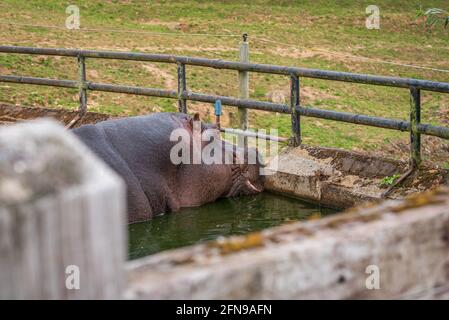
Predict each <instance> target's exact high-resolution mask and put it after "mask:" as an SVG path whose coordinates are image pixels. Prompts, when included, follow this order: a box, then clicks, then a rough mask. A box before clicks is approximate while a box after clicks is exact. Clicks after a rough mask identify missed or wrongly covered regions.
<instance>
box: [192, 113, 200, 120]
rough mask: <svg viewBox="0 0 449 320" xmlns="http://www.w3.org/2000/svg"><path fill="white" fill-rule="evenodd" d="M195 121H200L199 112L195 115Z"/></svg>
mask: <svg viewBox="0 0 449 320" xmlns="http://www.w3.org/2000/svg"><path fill="white" fill-rule="evenodd" d="M193 121H200V114H199V113H198V112H197V113H195V114H194V115H193Z"/></svg>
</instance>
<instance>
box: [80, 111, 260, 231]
mask: <svg viewBox="0 0 449 320" xmlns="http://www.w3.org/2000/svg"><path fill="white" fill-rule="evenodd" d="M195 117H197V115H195V116H194V117H192V116H190V115H187V114H183V113H155V114H150V115H144V116H136V117H129V118H121V119H113V120H107V121H102V122H99V123H96V124H88V125H83V126H81V127H79V128H76V129H73V130H72V131H73V133H74V134H75V135H76V136H78V138H79V139H81V140H82V141H83V142H84V143H85V144H86V145H87V146H88V147H89V148H90V149H91V150H92V151H93V152H94V153H95V154H96V155H97V156H98V157H100V158H101V159H102V160H103V161H104V162H106V163H107V164H108V165H109V166H110V167H111V168H112V169H113V170H114V171H115V172H117V173H118V174H119V175H120V176H121V177H122V178H123V180H124V181H125V183H126V186H127V211H128V222H130V223H133V222H138V221H143V220H148V219H151V218H153V217H154V216H156V215H159V214H163V213H167V212H173V211H177V210H179V209H180V208H182V207H192V206H200V205H202V204H205V203H208V202H213V201H215V200H217V199H219V198H221V197H235V196H239V195H250V194H255V193H258V192H261V191H263V183H264V180H263V175H261V174H260V172H261V167H262V164H261V160H260V157H259V156H258V155H257V156H256V161H252V162H250V161H249V158H250V157H249V156H248V155H249V150H251V149H245V150H242V148H238V147H237V146H235V145H233V144H230V143H228V142H226V141H223V140H222V139H221V138H220V135H219V130H218V128H217V127H216V126H215V125H214V124H204V123H202V122H200V121H199V119H197V118H195ZM198 123H199V125H198ZM195 128H197V129H198V130H195ZM196 131H197V132H196ZM176 132H181V133H184V134H183V135H184V136H187V137H188V141H189V144H188V146H187V148H185V149H183V148H182V147H183V146H185V145H186V143H185V141H184V142H183V143H184V144H181V142H180V141H181V140H182V139H181V140H180V139H179V138H182V136H183V135H182V134H181V135H178V136H177V135H176V134H174V133H176ZM205 132H213V133H214V132H215V133H214V134H212V135H210V136H213V138H211V139H210V141H209V142H210V143H213V146H215V147H217V146H218V148H215V149H213V148H212V149H213V151H212V152H211V155H212V156H215V158H214V159H218V160H220V159H221V160H223V161H215V162H212V163H211V161H206V160H203V159H202V158H201V157H200V160H199V161H198V159H197V161H196V162H195V161H191V162H189V161H179V159H180V158H179V156H186V155H187V156H188V157H186V158H181V159H187V158H188V159H190V160H191V158H192V157H193V158H194V154H195V152H197V151H198V148H196V149H195V143H194V142H193V141H195V136H197V135H199V134H203V133H205ZM173 137H175V139H173ZM196 141H200V146H201V148H205V147H206V146H207V143H208V141H203V140H202V139H200V140H198V139H197V140H196ZM211 141H212V142H211ZM190 142H193V143H191V145H190ZM180 146H181V148H180ZM209 147H210V145H209ZM256 152H257V151H256ZM182 153H184V154H182ZM190 153H192V155H190ZM242 155H243V156H242ZM211 214H213V212H211Z"/></svg>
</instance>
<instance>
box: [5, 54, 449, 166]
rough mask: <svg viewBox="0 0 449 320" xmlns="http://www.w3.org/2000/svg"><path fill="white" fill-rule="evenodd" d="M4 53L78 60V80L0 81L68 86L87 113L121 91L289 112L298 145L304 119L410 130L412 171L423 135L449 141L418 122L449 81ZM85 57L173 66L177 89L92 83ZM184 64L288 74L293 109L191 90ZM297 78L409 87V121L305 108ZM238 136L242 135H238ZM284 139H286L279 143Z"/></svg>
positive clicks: (173, 59)
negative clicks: (432, 95)
mask: <svg viewBox="0 0 449 320" xmlns="http://www.w3.org/2000/svg"><path fill="white" fill-rule="evenodd" d="M0 52H3V53H18V54H37V55H50V56H51V55H53V56H68V57H76V58H77V59H78V68H79V79H78V81H74V80H58V79H47V78H36V77H22V76H13V75H0V82H11V83H25V84H34V85H46V86H55V87H64V88H78V89H79V94H80V114H83V113H84V112H85V111H86V108H87V90H96V91H104V92H118V93H126V94H135V95H144V96H153V97H162V98H170V99H178V107H179V111H180V112H187V100H192V101H200V102H208V103H214V102H215V101H217V100H221V102H222V103H223V104H224V105H228V106H235V107H239V108H249V109H256V110H263V111H271V112H280V113H286V114H291V120H292V136H291V138H290V143H291V144H292V145H295V146H296V145H299V144H300V143H301V124H300V116H306V117H315V118H322V119H328V120H335V121H341V122H348V123H353V124H360V125H367V126H373V127H378V128H385V129H393V130H399V131H409V132H410V142H411V143H410V160H411V165H412V166H414V167H416V166H418V165H419V163H420V161H421V157H420V148H421V142H420V141H421V140H420V134H426V135H432V136H436V137H440V138H444V139H449V128H446V127H441V126H434V125H430V124H422V123H420V120H421V119H420V118H421V115H420V114H421V97H420V91H421V90H427V91H434V92H442V93H449V83H446V82H435V81H428V80H419V79H412V78H399V77H386V76H377V75H368V74H357V73H350V72H337V71H326V70H318V69H307V68H297V67H286V66H276V65H268V64H257V63H245V62H235V61H225V60H216V59H206V58H193V57H186V56H177V55H167V54H147V53H136V52H113V51H96V50H78V49H60V48H33V47H18V46H0ZM85 58H101V59H118V60H133V61H150V62H163V63H175V64H177V66H178V88H177V91H174V90H164V89H155V88H143V87H134V86H122V85H112V84H104V83H95V82H89V81H87V80H86V66H85ZM186 65H193V66H202V67H210V68H216V69H227V70H237V71H249V72H260V73H270V74H281V75H288V76H289V77H290V83H291V88H290V105H284V104H276V103H271V102H262V101H257V100H252V99H238V98H233V97H227V96H217V95H207V94H201V93H195V92H191V91H188V90H187V84H186V68H185V66H186ZM299 77H306V78H316V79H323V80H334V81H343V82H354V83H362V84H371V85H380V86H390V87H398V88H408V89H409V90H410V100H411V103H410V122H407V121H403V120H396V119H388V118H382V117H372V116H366V115H360V114H353V113H346V112H337V111H331V110H322V109H316V108H309V107H305V106H302V105H301V102H300V79H299ZM235 132H237V131H235ZM239 134H243V133H242V132H239ZM268 138H272V137H268ZM281 140H282V139H280V140H278V141H281Z"/></svg>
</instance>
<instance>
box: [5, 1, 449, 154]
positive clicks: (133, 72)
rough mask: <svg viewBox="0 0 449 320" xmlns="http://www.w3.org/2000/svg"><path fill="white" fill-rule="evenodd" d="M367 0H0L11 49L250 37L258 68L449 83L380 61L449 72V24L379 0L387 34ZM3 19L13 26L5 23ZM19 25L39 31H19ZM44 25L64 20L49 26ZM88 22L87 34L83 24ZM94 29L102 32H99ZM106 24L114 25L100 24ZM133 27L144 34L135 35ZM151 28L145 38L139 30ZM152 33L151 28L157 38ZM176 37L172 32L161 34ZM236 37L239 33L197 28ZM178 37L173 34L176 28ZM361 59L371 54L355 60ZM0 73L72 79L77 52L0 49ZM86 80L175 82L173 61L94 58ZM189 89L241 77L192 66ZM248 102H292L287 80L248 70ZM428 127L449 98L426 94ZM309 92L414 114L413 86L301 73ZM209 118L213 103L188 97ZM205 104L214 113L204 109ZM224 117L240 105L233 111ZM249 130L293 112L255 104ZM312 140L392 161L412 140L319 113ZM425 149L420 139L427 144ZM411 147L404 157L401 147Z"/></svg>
mask: <svg viewBox="0 0 449 320" xmlns="http://www.w3.org/2000/svg"><path fill="white" fill-rule="evenodd" d="M69 4H76V5H78V6H79V8H80V15H81V28H82V29H83V28H84V29H85V30H84V31H83V30H66V29H64V23H65V19H66V17H67V14H66V13H65V8H66V6H67V5H69ZM369 4H371V3H370V2H369V1H353V0H342V1H338V2H335V3H333V2H332V3H331V2H329V1H324V0H316V1H307V2H306V1H295V2H293V1H282V0H280V1H270V0H254V1H251V2H244V1H234V0H233V1H224V0H223V1H201V0H198V1H193V0H186V1H162V0H159V1H126V2H124V1H112V0H110V1H99V0H88V1H87V0H82V1H75V3H72V2H67V1H56V0H53V1H44V0H33V1H19V0H3V1H2V2H1V3H0V9H1V10H0V23H1V26H2V28H1V29H0V37H1V39H2V44H3V45H24V46H36V47H69V48H86V49H106V50H120V51H136V52H153V53H155V52H157V53H173V54H180V55H190V56H201V57H209V58H219V59H228V60H236V59H237V55H238V53H237V48H238V43H239V41H240V37H239V35H241V34H242V33H243V32H247V33H248V34H249V41H250V52H251V53H250V59H251V61H253V62H257V63H271V64H278V65H288V66H301V67H308V68H320V69H327V70H338V71H350V72H361V73H371V74H379V75H392V76H401V77H414V78H422V79H432V80H437V81H445V82H448V81H449V73H447V72H438V71H435V70H430V69H417V68H410V67H404V66H399V65H394V64H388V63H382V62H378V61H377V60H385V61H395V62H398V63H402V64H413V65H421V66H431V67H434V68H440V69H449V65H448V59H447V58H448V50H449V28H446V29H445V28H435V29H434V30H433V32H432V34H429V33H428V32H426V30H425V28H423V27H422V24H423V23H425V22H422V21H419V20H417V19H416V10H417V8H418V6H417V4H416V3H414V2H413V1H406V0H398V1H389V0H378V1H376V5H378V6H379V8H380V13H381V20H380V23H381V29H380V30H368V29H366V27H365V19H366V14H365V8H366V7H367V6H368V5H369ZM446 4H447V0H435V1H426V2H425V3H424V2H423V6H424V7H426V8H428V7H429V8H430V7H435V8H438V7H439V8H444V7H446ZM7 22H10V23H14V24H6V23H7ZM23 24H27V25H34V26H23ZM39 25H51V26H58V28H42V27H38V26H39ZM86 29H89V30H86ZM94 29H95V30H94ZM97 29H108V30H114V31H104V30H103V31H99V30H97ZM126 30H134V31H138V32H140V33H137V32H134V33H127V32H123V31H126ZM142 32H146V33H142ZM149 32H152V33H149ZM158 32H159V33H161V32H162V33H172V35H166V34H156V33H158ZM205 33H208V34H228V35H236V37H215V36H198V35H189V34H205ZM173 34H176V35H173ZM354 56H362V57H366V58H370V59H372V60H364V59H358V58H354ZM0 74H17V75H29V76H40V77H50V78H61V79H76V77H77V70H76V61H75V59H72V58H58V57H41V56H26V55H12V54H0ZM87 78H88V80H90V81H96V82H105V83H116V84H125V85H139V86H149V87H160V88H171V89H175V88H176V83H177V82H176V66H174V65H164V64H149V63H139V62H131V61H113V60H92V59H88V60H87ZM187 84H188V87H189V89H190V90H193V91H197V92H204V93H211V94H220V95H230V96H236V95H237V92H238V90H237V75H236V72H232V71H219V70H213V69H207V68H200V67H188V68H187ZM250 90H251V98H254V99H259V100H263V101H269V100H270V96H271V94H272V93H273V92H275V91H276V92H281V93H283V94H284V96H285V102H286V103H288V101H289V97H288V92H289V80H288V78H286V77H281V76H275V75H265V74H251V75H250ZM422 97H423V108H422V118H423V119H422V120H423V122H430V123H433V124H447V122H448V120H449V117H448V116H446V113H447V110H448V107H449V95H444V94H437V93H428V92H423V93H422ZM301 99H302V103H303V104H304V105H307V106H316V107H319V108H323V109H331V110H338V111H347V112H357V113H362V114H367V115H375V116H383V117H392V118H399V119H407V118H408V116H409V93H408V90H404V89H396V88H386V87H376V86H367V85H359V84H350V83H343V82H331V81H323V80H316V79H301ZM0 101H1V102H6V103H13V104H19V105H33V106H45V107H51V108H70V109H75V108H76V107H77V104H78V96H77V90H66V89H57V88H51V87H40V86H28V85H11V84H5V83H0ZM188 106H189V107H190V110H191V111H192V112H193V111H196V112H198V111H201V112H202V115H203V116H204V118H208V117H209V118H210V114H213V113H212V112H213V106H212V105H208V104H201V103H188ZM88 107H89V110H92V111H99V112H109V113H111V114H114V115H137V114H144V113H149V112H157V111H174V110H176V101H174V100H167V99H159V98H150V97H139V96H131V95H124V94H113V93H100V92H89V95H88ZM206 110H207V111H206ZM224 110H225V115H224V117H223V119H222V120H223V121H224V123H225V124H226V121H228V119H229V118H230V115H229V112H230V111H232V110H234V109H232V108H225V109H224ZM250 125H251V126H252V127H264V128H269V127H272V128H278V130H279V133H280V134H281V135H283V136H288V135H289V133H290V126H291V125H290V118H289V116H287V115H279V114H274V113H265V112H256V111H250ZM302 128H303V141H304V143H307V144H314V145H318V144H319V145H323V146H331V147H341V148H347V149H354V150H362V151H376V152H381V153H384V154H387V155H389V156H393V155H394V152H395V149H392V148H391V146H392V145H395V144H396V143H408V142H407V141H408V140H407V139H408V137H407V134H406V133H400V132H397V131H391V130H383V129H376V128H371V127H364V126H354V125H350V124H345V123H338V122H333V121H326V120H322V119H314V118H303V119H302ZM423 145H424V142H423ZM403 154H404V153H403Z"/></svg>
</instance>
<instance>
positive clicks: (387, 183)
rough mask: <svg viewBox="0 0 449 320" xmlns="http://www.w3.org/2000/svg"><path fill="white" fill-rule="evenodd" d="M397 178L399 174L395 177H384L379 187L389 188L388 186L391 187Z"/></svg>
mask: <svg viewBox="0 0 449 320" xmlns="http://www.w3.org/2000/svg"><path fill="white" fill-rule="evenodd" d="M399 177H400V175H399V174H395V175H392V176H388V177H385V178H383V179H382V181H381V182H380V186H381V187H389V186H391V185H393V183H395V182H396V180H397V179H399Z"/></svg>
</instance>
